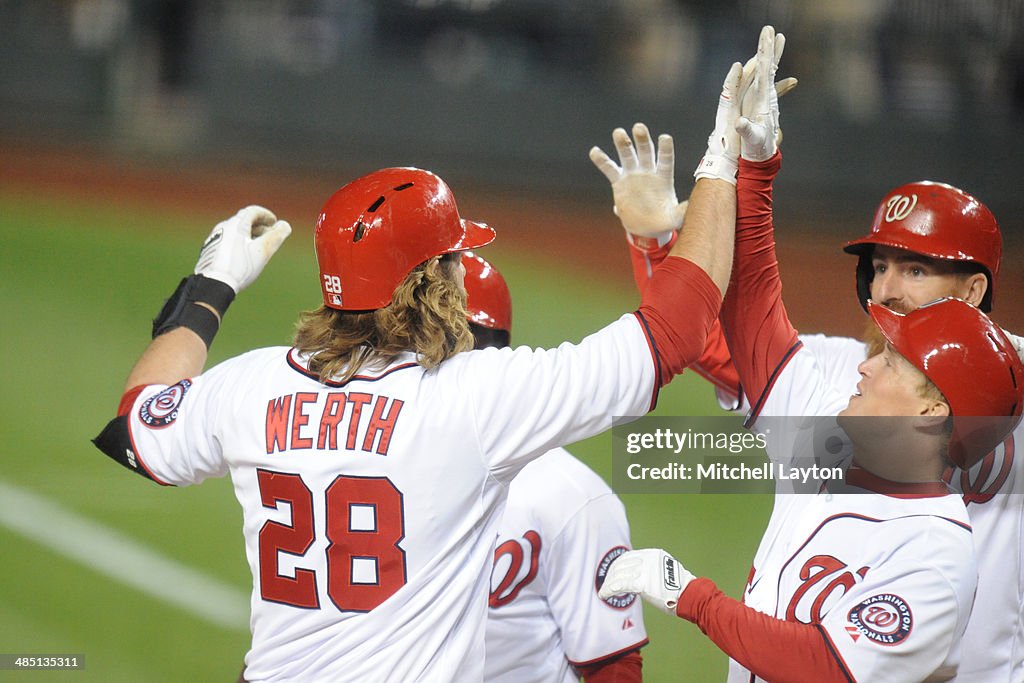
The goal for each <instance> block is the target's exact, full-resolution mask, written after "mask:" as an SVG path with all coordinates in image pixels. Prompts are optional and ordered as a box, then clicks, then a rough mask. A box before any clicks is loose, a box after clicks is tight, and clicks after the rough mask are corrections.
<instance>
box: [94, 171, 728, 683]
mask: <svg viewBox="0 0 1024 683" xmlns="http://www.w3.org/2000/svg"><path fill="white" fill-rule="evenodd" d="M705 204H707V205H711V204H714V205H715V206H718V207H721V206H724V207H725V210H724V211H721V210H718V211H716V212H713V213H712V212H705V211H704V209H703V207H704V205H705ZM730 207H732V208H731V209H730ZM734 208H735V192H734V190H733V188H732V186H731V185H729V184H728V183H724V182H721V181H720V180H717V179H714V178H708V179H702V180H699V181H698V182H697V184H696V187H695V188H694V193H693V195H691V198H690V217H689V218H688V219H687V223H686V226H685V227H684V229H683V231H682V237H680V239H679V240H678V241H677V243H676V248H675V249H674V250H673V252H672V254H671V255H670V257H669V258H667V259H666V261H665V263H663V264H662V266H661V267H660V268H659V269H658V273H656V274H655V275H654V276H653V278H652V281H651V285H650V287H649V288H648V292H647V294H646V295H645V298H644V301H643V302H642V303H641V305H640V307H639V309H638V310H637V311H636V312H634V313H632V314H627V315H624V316H622V317H621V318H619V319H618V320H617V321H615V322H612V323H611V324H609V325H608V326H606V327H604V328H603V329H601V330H599V331H598V332H596V333H595V334H592V335H590V336H589V337H587V338H586V339H584V340H583V341H582V342H580V343H579V344H563V345H561V346H559V347H558V348H557V349H551V350H532V349H527V348H520V349H515V350H513V349H496V350H489V351H481V352H475V351H472V352H466V351H468V350H469V349H471V347H472V335H471V334H470V332H469V327H468V325H469V323H468V321H467V318H466V309H465V289H464V287H463V277H464V274H465V271H464V269H463V267H462V265H461V256H460V253H461V252H462V251H464V250H466V249H471V248H476V247H481V246H483V245H485V244H487V243H488V242H490V241H491V240H492V239H493V238H494V231H493V230H492V229H491V228H489V227H488V226H486V225H483V224H480V223H475V222H472V221H468V220H463V219H462V218H461V217H460V216H459V213H458V209H457V207H456V205H455V200H454V197H453V195H452V193H451V191H450V189H449V188H448V186H447V185H446V184H445V183H444V182H443V181H442V180H441V179H440V178H438V177H437V176H436V175H434V174H432V173H429V172H427V171H423V170H420V169H413V168H392V169H382V170H380V171H376V172H374V173H371V174H369V175H367V176H364V177H362V178H359V179H357V180H355V181H353V182H351V183H349V184H348V185H346V186H344V187H343V188H341V189H340V190H338V192H336V193H335V194H334V195H333V196H332V197H331V198H330V199H329V200H328V201H327V203H326V204H325V205H324V207H323V209H322V210H321V212H320V214H319V218H318V221H317V226H316V231H315V237H314V246H315V250H316V255H317V261H318V264H319V269H320V273H319V275H320V280H319V281H320V287H321V294H322V297H323V306H321V307H320V308H318V309H316V310H314V311H310V312H307V313H304V314H302V316H301V317H300V320H299V325H298V330H297V332H296V339H295V346H293V347H291V348H288V347H272V348H265V349H257V350H255V351H251V352H249V353H246V354H243V355H241V356H237V357H235V358H232V359H229V360H227V361H225V362H223V363H220V364H219V365H217V366H216V367H214V368H211V369H210V370H208V371H206V372H203V368H204V366H205V364H206V360H207V355H208V349H209V346H210V344H211V343H212V341H213V338H214V336H215V334H216V332H217V330H218V329H219V326H220V322H221V319H222V317H223V314H224V312H225V310H226V309H227V307H228V305H229V304H230V303H231V301H232V300H233V299H234V297H235V295H236V294H237V293H238V292H240V291H242V290H243V289H245V287H246V286H248V285H249V284H250V283H251V282H252V281H253V280H255V278H256V277H257V276H258V275H259V273H260V272H261V271H262V269H263V267H264V266H265V265H266V263H267V262H268V261H269V259H270V258H271V256H272V255H273V254H274V253H275V251H276V250H277V248H278V247H279V246H280V244H281V243H282V242H283V240H284V239H285V237H287V235H288V234H289V232H290V228H289V226H288V225H287V223H284V222H283V221H278V220H277V219H276V217H275V216H274V215H273V214H272V213H271V212H269V211H267V210H266V209H263V208H261V207H249V208H246V209H243V210H241V211H239V212H238V213H237V214H236V215H235V216H234V217H232V218H230V219H228V220H226V221H224V222H222V223H220V224H218V225H217V226H216V227H215V228H214V230H213V231H212V232H211V234H210V236H209V237H208V238H207V240H206V243H205V244H204V245H203V249H202V251H201V253H200V256H199V260H198V262H197V264H196V266H195V269H194V274H193V275H191V276H189V277H186V278H184V279H183V280H182V282H181V284H180V285H179V287H178V289H177V290H176V291H175V293H174V294H173V295H172V296H171V298H170V299H169V300H168V301H167V302H166V304H165V306H164V307H163V309H162V310H161V311H160V313H159V314H158V316H157V318H156V320H155V321H154V325H153V335H154V339H153V341H152V342H151V343H150V345H149V346H148V347H147V348H146V350H145V351H144V352H143V354H142V356H141V357H140V358H139V360H138V361H137V362H136V363H135V365H134V367H133V368H132V370H131V372H130V373H129V376H128V380H127V382H126V386H125V394H124V396H123V397H122V401H121V404H120V406H119V409H118V417H116V418H115V419H113V420H111V422H110V423H109V424H108V425H107V426H106V428H105V429H104V430H103V431H102V433H101V434H100V435H99V436H98V437H97V438H96V439H95V443H96V445H97V447H99V448H100V450H102V451H103V452H104V453H105V454H106V455H108V456H109V457H111V458H112V459H114V460H115V461H117V462H118V463H120V464H122V465H124V466H125V467H127V468H129V469H132V470H133V471H135V472H137V473H139V474H141V475H143V476H145V477H147V478H149V479H151V480H153V481H156V482H157V483H160V484H164V485H175V486H185V485H189V484H195V483H199V482H201V481H203V480H205V479H206V478H209V477H220V476H224V475H225V474H230V475H231V478H232V483H233V485H234V488H235V495H236V498H237V499H238V501H239V503H240V504H241V506H242V510H243V533H244V536H245V541H246V556H247V559H248V561H249V565H250V570H251V572H252V576H253V595H252V616H251V620H250V627H251V630H252V634H253V637H252V646H251V648H250V650H249V652H248V654H247V655H246V669H245V678H246V679H247V680H249V681H263V680H283V679H287V680H314V679H319V680H337V681H341V680H347V681H366V680H374V681H385V680H387V681H402V682H406V681H412V680H436V681H472V680H481V679H482V677H483V668H484V657H483V653H484V647H485V646H484V635H485V619H486V616H487V596H488V592H489V591H488V583H489V581H488V579H489V576H490V574H491V570H492V567H493V556H492V553H493V549H494V540H495V538H496V536H497V530H498V521H499V512H500V511H501V509H502V507H503V505H504V500H505V497H506V495H507V485H508V483H509V482H511V481H512V479H513V478H514V477H515V475H516V474H518V473H519V471H520V470H521V469H522V468H523V467H525V466H526V465H527V464H528V463H529V462H530V461H532V460H534V459H536V458H537V457H539V456H540V455H542V454H543V453H545V452H547V451H549V450H550V449H551V448H554V447H557V446H560V445H563V444H566V443H572V442H575V441H578V440H580V439H583V438H587V437H589V436H592V435H595V434H598V433H600V432H602V431H604V430H606V429H608V428H610V427H611V416H613V415H642V414H644V413H646V412H647V411H648V410H650V409H651V408H652V407H653V405H654V403H655V401H656V398H657V392H658V390H659V389H660V387H661V386H663V385H664V384H665V383H667V382H668V381H670V380H671V378H672V377H673V376H675V375H676V374H678V373H679V372H681V371H682V370H683V368H685V367H686V365H687V364H688V363H690V362H692V360H693V359H695V358H696V357H697V355H699V353H700V350H701V349H702V348H703V346H704V343H705V338H706V336H707V332H708V328H709V327H710V326H711V323H712V321H713V320H714V318H715V317H716V316H717V315H718V310H719V306H720V304H721V298H722V295H723V292H724V290H725V286H726V283H727V281H728V277H729V272H730V270H731V264H732V244H733V241H734V240H733V229H734V226H735V211H734Z"/></svg>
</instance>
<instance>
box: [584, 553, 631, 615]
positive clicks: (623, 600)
mask: <svg viewBox="0 0 1024 683" xmlns="http://www.w3.org/2000/svg"><path fill="white" fill-rule="evenodd" d="M627 550H629V548H627V547H625V546H622V545H620V546H616V547H614V548H612V549H611V550H609V551H608V552H607V553H605V556H604V557H602V558H601V561H600V562H598V564H597V575H596V576H595V577H594V592H595V593H596V592H597V591H599V590H601V586H603V585H604V579H605V577H606V576H608V567H610V566H611V565H612V562H613V561H614V560H615V558H616V557H618V556H619V555H621V554H622V553H624V552H626V551H627ZM604 602H606V603H608V604H609V605H610V606H612V607H614V608H615V609H626V608H627V607H629V606H630V605H632V604H633V603H634V602H636V593H624V594H622V595H613V596H611V597H610V598H607V599H605V600H604Z"/></svg>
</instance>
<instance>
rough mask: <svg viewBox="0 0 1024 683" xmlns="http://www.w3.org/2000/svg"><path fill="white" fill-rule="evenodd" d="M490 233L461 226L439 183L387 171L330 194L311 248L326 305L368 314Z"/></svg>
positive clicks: (409, 172) (420, 173)
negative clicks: (411, 279) (423, 271)
mask: <svg viewBox="0 0 1024 683" xmlns="http://www.w3.org/2000/svg"><path fill="white" fill-rule="evenodd" d="M493 239H494V230H493V229H491V228H490V227H489V226H487V225H484V224H482V223H476V222H473V221H468V220H463V219H462V218H461V217H460V216H459V210H458V207H457V206H456V205H455V197H454V196H453V195H452V192H451V190H450V189H449V187H448V185H446V184H445V182H444V181H443V180H441V178H439V177H438V176H436V175H434V174H433V173H431V172H429V171H424V170H421V169H418V168H385V169H381V170H379V171H374V172H373V173H370V174H369V175H365V176H363V177H362V178H359V179H357V180H354V181H352V182H351V183H349V184H348V185H345V186H344V187H342V188H341V189H340V190H338V191H337V192H335V193H334V195H333V196H331V198H330V199H328V200H327V203H326V204H324V207H323V209H321V211H320V216H319V217H318V218H317V222H316V230H315V232H314V236H313V243H314V247H315V249H316V258H317V263H318V265H319V268H320V288H321V291H322V294H323V298H324V305H325V306H327V307H329V308H335V309H338V310H343V311H367V310H375V309H378V308H383V307H385V306H387V305H388V304H390V303H391V295H392V294H394V292H395V289H396V288H397V287H398V286H399V285H400V284H401V283H402V281H403V280H405V278H406V276H407V275H408V274H409V273H410V272H412V270H413V269H414V268H415V267H416V266H418V265H419V264H421V263H423V262H424V261H427V260H428V259H431V258H433V257H435V256H440V255H441V254H447V253H451V252H454V251H462V250H464V249H473V248H476V247H482V246H484V245H485V244H488V243H489V242H491V241H492V240H493Z"/></svg>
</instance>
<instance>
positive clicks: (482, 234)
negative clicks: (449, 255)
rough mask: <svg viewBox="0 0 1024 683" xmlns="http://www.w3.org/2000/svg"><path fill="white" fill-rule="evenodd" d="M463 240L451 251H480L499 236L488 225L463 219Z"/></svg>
mask: <svg viewBox="0 0 1024 683" xmlns="http://www.w3.org/2000/svg"><path fill="white" fill-rule="evenodd" d="M462 230H463V234H462V239H460V240H459V241H458V242H457V243H456V244H455V245H453V246H452V248H451V249H450V250H449V251H464V250H466V249H479V248H480V247H483V246H486V245H488V244H490V243H491V242H493V241H494V238H495V237H497V234H496V233H495V232H494V228H492V227H491V226H489V225H487V224H486V223H477V222H476V221H470V220H466V219H465V218H463V219H462Z"/></svg>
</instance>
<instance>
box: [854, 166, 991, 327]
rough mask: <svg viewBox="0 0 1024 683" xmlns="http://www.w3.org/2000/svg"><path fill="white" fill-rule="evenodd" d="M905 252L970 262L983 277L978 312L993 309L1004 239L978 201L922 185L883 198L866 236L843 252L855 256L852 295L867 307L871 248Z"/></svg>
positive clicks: (943, 186) (939, 185) (940, 187)
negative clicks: (854, 294)
mask: <svg viewBox="0 0 1024 683" xmlns="http://www.w3.org/2000/svg"><path fill="white" fill-rule="evenodd" d="M876 244H880V245H883V246H888V247H894V248H896V249H905V250H907V251H912V252H915V253H918V254H923V255H925V256H929V257H931V258H936V259H943V260H948V261H967V262H970V263H974V264H976V265H977V266H978V268H979V269H980V270H981V271H982V272H984V273H985V276H986V277H987V278H988V288H987V289H986V291H985V296H984V297H983V298H982V301H981V304H980V308H981V310H982V311H984V312H986V313H987V312H988V311H990V310H991V309H992V298H993V296H994V295H995V287H996V283H997V281H998V279H999V262H1000V260H1001V259H1002V257H1003V237H1002V234H1001V233H1000V232H999V224H998V223H997V222H996V218H995V216H993V215H992V212H991V211H989V210H988V208H987V207H986V206H985V205H984V204H982V203H981V202H980V201H978V200H977V199H975V198H974V197H972V196H971V195H969V194H967V193H966V192H964V191H963V190H960V189H957V188H955V187H953V186H952V185H946V184H945V183H935V182H931V181H921V182H917V183H909V184H907V185H901V186H900V187H897V188H896V189H894V190H891V191H890V192H889V193H887V194H886V195H885V197H883V198H882V201H881V203H880V204H879V205H878V209H877V210H876V211H875V217H874V220H873V221H872V223H871V231H870V232H869V233H868V234H867V235H866V236H864V237H861V238H860V239H856V240H851V241H850V242H847V243H846V245H844V247H843V250H844V251H846V252H847V253H849V254H856V255H857V256H858V257H859V261H858V264H857V295H858V296H859V297H860V302H861V306H863V307H865V310H866V308H867V300H868V299H869V298H870V287H871V279H872V277H873V276H874V269H873V268H871V254H872V251H873V250H874V246H875V245H876Z"/></svg>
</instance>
